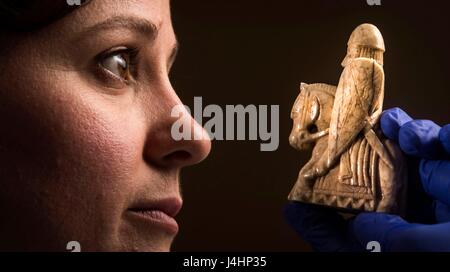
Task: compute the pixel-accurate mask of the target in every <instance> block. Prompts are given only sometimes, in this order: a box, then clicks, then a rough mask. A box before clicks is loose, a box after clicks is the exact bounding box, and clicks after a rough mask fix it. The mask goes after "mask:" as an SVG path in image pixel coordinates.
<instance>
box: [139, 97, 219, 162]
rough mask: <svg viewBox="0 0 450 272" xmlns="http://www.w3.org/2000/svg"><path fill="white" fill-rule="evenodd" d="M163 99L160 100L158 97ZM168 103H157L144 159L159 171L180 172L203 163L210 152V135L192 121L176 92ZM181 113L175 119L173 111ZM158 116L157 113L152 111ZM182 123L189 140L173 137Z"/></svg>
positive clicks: (167, 100) (167, 99) (168, 99)
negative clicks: (167, 169)
mask: <svg viewBox="0 0 450 272" xmlns="http://www.w3.org/2000/svg"><path fill="white" fill-rule="evenodd" d="M159 98H161V97H159ZM164 98H165V100H166V101H164V102H161V103H158V107H157V108H158V109H159V110H158V112H157V116H155V118H152V119H153V120H155V123H154V124H153V125H152V127H151V128H150V129H149V131H148V135H147V140H146V144H145V154H144V155H145V158H146V160H147V161H149V162H151V163H152V164H155V165H158V166H160V167H176V168H181V167H185V166H189V165H193V164H197V163H199V162H201V161H203V160H204V159H205V158H206V157H207V156H208V154H209V152H210V151H211V140H210V138H209V136H208V133H207V132H206V131H205V130H204V129H203V128H202V127H201V126H200V125H199V124H198V123H197V122H196V121H195V120H194V119H193V118H192V116H191V115H190V113H189V112H188V111H187V110H186V109H185V107H184V106H183V104H182V103H181V101H180V100H179V98H178V96H176V94H175V92H174V91H173V92H171V93H170V94H168V95H166V97H164ZM174 108H178V109H182V110H181V111H179V113H180V114H179V115H178V116H173V109H174ZM153 112H155V111H153ZM177 123H182V124H183V126H182V129H186V130H187V131H188V132H189V133H187V134H186V133H185V134H183V135H187V136H190V137H184V138H181V139H179V138H178V137H177V135H173V134H174V133H173V132H174V129H173V127H174V125H175V124H177Z"/></svg>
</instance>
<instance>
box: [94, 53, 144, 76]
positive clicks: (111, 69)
mask: <svg viewBox="0 0 450 272" xmlns="http://www.w3.org/2000/svg"><path fill="white" fill-rule="evenodd" d="M138 54H139V50H138V49H137V48H126V47H120V48H116V49H115V50H114V51H109V52H106V53H102V54H101V55H99V56H98V57H97V63H98V65H99V66H100V68H101V69H102V70H103V72H106V75H109V78H114V79H116V80H117V79H119V80H121V81H122V82H125V83H128V82H132V81H133V80H135V79H136V77H137V59H138ZM103 74H105V73H103Z"/></svg>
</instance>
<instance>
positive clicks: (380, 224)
mask: <svg viewBox="0 0 450 272" xmlns="http://www.w3.org/2000/svg"><path fill="white" fill-rule="evenodd" d="M409 226H410V224H409V223H408V222H406V221H405V220H403V219H402V218H400V217H398V216H395V215H389V214H383V213H362V214H360V215H358V216H357V217H356V218H355V219H354V220H352V221H351V222H350V228H349V229H350V231H351V232H352V233H353V235H354V236H355V238H356V240H357V241H358V242H359V243H360V244H361V245H362V246H364V247H365V246H366V245H367V244H369V242H378V243H379V244H380V246H381V251H389V250H390V247H391V242H392V236H391V233H392V231H394V230H396V229H402V228H407V227H409Z"/></svg>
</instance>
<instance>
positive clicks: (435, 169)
mask: <svg viewBox="0 0 450 272" xmlns="http://www.w3.org/2000/svg"><path fill="white" fill-rule="evenodd" d="M420 178H421V180H422V185H423V189H424V190H425V192H426V193H427V194H428V195H429V196H431V197H433V198H434V199H435V200H438V201H440V202H442V203H443V204H445V205H448V206H450V161H430V160H422V162H421V163H420Z"/></svg>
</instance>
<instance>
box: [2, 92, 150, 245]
mask: <svg viewBox="0 0 450 272" xmlns="http://www.w3.org/2000/svg"><path fill="white" fill-rule="evenodd" d="M72 86H76V84H72ZM56 89H57V90H58V92H57V93H56V92H55V87H50V86H45V85H44V86H41V88H38V89H34V90H33V92H35V93H39V94H40V95H28V94H27V91H25V92H24V93H25V94H27V95H23V96H21V95H20V89H17V90H18V91H19V92H16V93H15V94H16V95H15V97H14V99H10V100H9V101H7V102H6V103H5V104H4V105H3V106H5V107H2V109H1V110H0V121H1V122H2V124H6V126H3V129H2V135H1V136H0V161H1V162H2V167H1V170H0V172H1V173H0V175H1V177H2V181H1V186H2V189H3V190H2V192H0V195H1V198H2V200H1V202H2V203H1V205H0V206H1V207H0V208H1V209H3V210H9V209H11V210H12V208H11V207H18V208H19V209H20V210H21V212H23V214H25V215H28V216H25V217H24V218H27V220H26V222H11V228H14V225H15V226H21V225H22V226H27V225H29V224H32V225H36V228H35V231H36V232H37V234H36V236H45V235H43V233H49V234H51V235H52V236H54V237H52V238H47V240H49V239H59V240H67V239H71V238H69V237H78V238H77V239H79V240H84V244H85V245H89V244H90V243H91V242H90V241H91V240H93V239H95V241H100V242H101V243H102V244H107V242H104V241H102V237H105V238H104V239H105V240H107V239H109V240H111V239H110V238H106V237H108V236H109V237H110V236H111V235H113V234H112V233H114V232H117V228H118V222H119V220H120V217H121V213H122V212H123V210H124V208H125V205H126V204H127V201H128V200H129V198H130V196H132V195H133V194H134V192H135V191H136V190H137V186H138V184H137V182H136V181H137V180H138V177H137V173H138V172H139V171H138V170H139V168H140V167H141V166H142V150H143V145H144V139H145V131H146V129H145V127H144V124H143V122H140V121H138V120H142V118H141V117H140V114H139V111H138V110H136V109H135V108H136V107H132V106H129V107H120V106H117V103H112V101H111V100H106V99H104V97H102V96H99V95H98V94H96V93H95V92H94V91H92V93H91V94H88V93H86V91H85V92H84V93H83V92H80V90H77V89H75V88H73V87H72V88H71V89H67V91H64V86H60V87H59V88H56ZM24 90H26V89H24ZM75 94H80V95H75ZM81 94H82V95H81ZM133 109H135V110H133ZM5 128H7V129H5ZM2 147H3V149H2ZM3 215H5V214H3ZM5 216H6V215H5ZM2 217H3V216H2ZM43 218H44V219H43ZM2 219H3V218H2ZM4 219H5V220H8V219H7V218H4ZM2 222H5V221H3V220H2ZM38 222H39V223H38ZM99 222H102V224H99ZM5 228H8V227H5ZM23 231H24V232H25V231H27V228H26V227H25V229H24V230H23ZM108 242H109V243H111V242H113V241H108ZM93 243H94V242H93ZM59 246H62V245H59Z"/></svg>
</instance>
